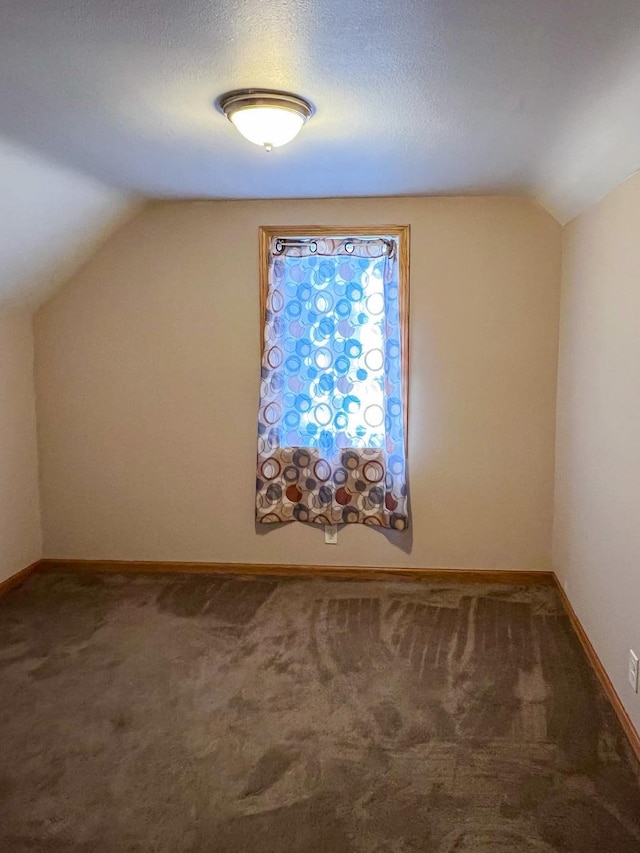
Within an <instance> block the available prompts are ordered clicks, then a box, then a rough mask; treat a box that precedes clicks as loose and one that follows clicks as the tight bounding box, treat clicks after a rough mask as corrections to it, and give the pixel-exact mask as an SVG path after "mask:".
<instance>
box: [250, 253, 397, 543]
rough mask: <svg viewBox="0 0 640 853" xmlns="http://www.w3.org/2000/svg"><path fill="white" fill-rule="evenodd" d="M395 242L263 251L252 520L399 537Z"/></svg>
mask: <svg viewBox="0 0 640 853" xmlns="http://www.w3.org/2000/svg"><path fill="white" fill-rule="evenodd" d="M403 380H404V377H403V371H402V341H401V326H400V311H399V289H398V263H397V247H396V245H395V241H389V240H384V239H360V240H359V239H348V240H342V239H325V238H322V239H317V240H308V241H304V240H297V241H293V240H291V241H289V240H285V239H282V240H279V239H277V238H276V239H273V240H272V241H271V246H270V252H269V275H268V292H267V296H266V311H265V317H264V330H263V352H262V372H261V383H260V404H259V414H258V460H257V481H256V520H257V521H258V522H261V523H265V524H268V523H274V522H286V521H304V522H313V523H316V524H352V523H357V524H368V525H374V526H380V527H386V528H392V529H396V530H405V529H406V528H407V527H408V514H407V483H406V458H405V428H404V411H403V405H404V404H403V387H402V383H403Z"/></svg>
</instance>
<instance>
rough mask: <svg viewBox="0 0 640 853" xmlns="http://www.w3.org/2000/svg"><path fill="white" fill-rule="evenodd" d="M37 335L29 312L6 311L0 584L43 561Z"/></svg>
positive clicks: (0, 398) (1, 370)
mask: <svg viewBox="0 0 640 853" xmlns="http://www.w3.org/2000/svg"><path fill="white" fill-rule="evenodd" d="M40 551H41V537H40V507H39V502H38V459H37V445H36V420H35V403H34V392H33V332H32V325H31V317H30V315H29V313H27V312H18V311H9V310H4V311H0V581H1V580H4V579H5V578H7V577H9V575H12V574H14V573H15V572H17V571H20V569H23V568H25V566H28V565H29V564H30V563H33V562H34V561H35V560H37V559H39V557H40Z"/></svg>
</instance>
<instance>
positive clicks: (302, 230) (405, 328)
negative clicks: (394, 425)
mask: <svg viewBox="0 0 640 853" xmlns="http://www.w3.org/2000/svg"><path fill="white" fill-rule="evenodd" d="M258 232H259V250H260V257H259V263H260V271H259V283H260V357H261V358H262V350H263V345H264V340H263V335H264V327H265V312H266V305H267V294H268V292H269V248H270V246H271V240H272V239H273V238H274V237H336V236H345V237H393V238H395V239H396V240H397V241H398V299H399V306H398V307H399V314H400V350H401V358H402V391H403V401H402V402H403V411H404V439H405V453H406V452H407V445H408V440H409V253H410V243H411V226H410V225H360V226H356V227H354V226H353V225H332V226H328V225H284V226H283V225H261V226H260V227H259V229H258Z"/></svg>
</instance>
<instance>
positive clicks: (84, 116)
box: [0, 0, 640, 221]
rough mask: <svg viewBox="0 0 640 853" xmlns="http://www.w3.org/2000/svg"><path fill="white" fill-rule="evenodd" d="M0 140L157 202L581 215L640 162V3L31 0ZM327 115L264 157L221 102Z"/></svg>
mask: <svg viewBox="0 0 640 853" xmlns="http://www.w3.org/2000/svg"><path fill="white" fill-rule="evenodd" d="M0 24H1V25H0V132H4V133H5V134H8V135H9V136H11V137H12V138H14V139H17V140H20V141H22V142H23V143H26V144H28V145H31V146H33V147H35V148H37V149H38V150H40V151H42V152H45V153H46V154H48V155H50V156H53V157H55V158H58V159H60V160H62V161H65V162H66V163H68V164H69V165H72V166H74V167H76V168H79V169H82V170H84V171H87V172H89V173H91V174H93V175H95V176H96V177H98V178H100V179H101V180H103V181H105V182H107V183H109V184H112V185H114V186H117V187H121V188H124V189H127V190H133V191H136V192H140V193H144V194H147V195H151V196H199V197H282V196H288V197H292V196H293V197H295V196H330V195H337V196H347V195H402V194H434V193H447V194H449V193H467V192H527V193H530V194H532V195H534V196H535V197H537V198H539V199H541V200H542V201H543V203H545V204H546V206H547V207H548V208H549V209H550V210H551V211H552V212H553V213H554V215H556V216H557V217H558V218H559V219H560V220H562V221H565V220H566V219H568V218H570V217H571V216H572V215H574V214H575V213H577V212H579V211H580V210H581V209H583V208H584V207H585V206H586V205H588V204H589V203H590V202H592V201H594V200H595V199H596V198H597V197H598V196H599V195H601V194H602V193H603V192H606V191H607V190H608V189H609V188H610V187H611V186H613V185H615V184H616V183H619V182H620V181H621V180H623V179H624V178H626V177H627V176H628V175H629V174H630V172H632V171H633V170H634V169H637V168H638V166H639V165H640V111H639V110H638V103H637V92H638V86H637V84H638V79H639V77H640V59H639V57H640V3H639V2H638V0H395V2H388V0H385V2H382V1H381V0H233V2H232V0H108V2H106V0H57V2H55V3H54V2H51V0H20V2H15V3H10V2H8V0H5V2H4V3H3V4H2V7H1V12H0ZM244 86H266V87H271V88H280V89H288V90H293V91H295V92H298V93H300V94H301V95H303V96H305V97H307V98H309V99H310V100H311V101H312V102H313V103H314V104H315V106H316V108H317V114H316V115H315V116H314V118H313V119H312V121H311V122H310V123H309V125H308V126H307V127H306V128H305V129H304V130H303V132H302V133H301V134H300V136H299V137H298V139H296V140H295V141H294V142H293V143H292V144H291V145H289V146H287V147H285V148H282V149H280V150H276V151H273V152H272V153H271V154H266V153H265V152H263V151H261V150H260V149H259V148H257V147H255V146H252V145H251V144H250V143H248V142H245V141H244V140H243V139H242V138H241V137H240V136H239V135H238V134H237V132H236V131H235V130H234V128H233V127H232V126H231V125H230V124H229V123H228V122H227V121H226V120H225V119H224V118H223V117H222V116H221V115H219V114H218V113H217V112H216V111H215V110H214V109H213V107H212V102H213V101H214V99H215V98H216V97H217V96H218V95H219V94H221V93H222V92H224V91H226V90H229V89H234V88H238V87H244Z"/></svg>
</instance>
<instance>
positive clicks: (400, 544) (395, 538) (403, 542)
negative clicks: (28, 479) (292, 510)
mask: <svg viewBox="0 0 640 853" xmlns="http://www.w3.org/2000/svg"><path fill="white" fill-rule="evenodd" d="M409 518H410V519H411V515H409ZM301 523H303V522H300V521H292V522H287V523H286V524H259V523H258V522H256V523H255V530H256V533H257V534H258V536H267V535H268V534H270V533H275V531H276V530H282V528H283V527H287V526H288V525H289V524H301ZM345 526H346V525H344V524H339V525H338V527H345ZM307 527H315V528H317V529H318V532H319V533H322V535H323V536H324V526H323V525H321V524H308V525H307ZM369 530H371V531H372V532H373V533H377V534H379V535H380V536H384V538H385V539H386V540H387V542H389V544H390V545H393V547H394V548H397V549H398V550H399V551H403V552H404V553H405V554H410V553H411V552H412V551H413V523H412V522H411V521H410V524H409V529H408V530H387V528H386V527H369Z"/></svg>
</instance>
